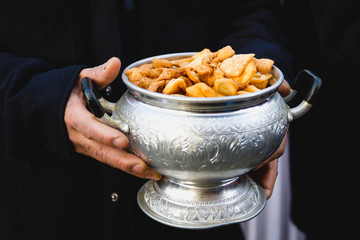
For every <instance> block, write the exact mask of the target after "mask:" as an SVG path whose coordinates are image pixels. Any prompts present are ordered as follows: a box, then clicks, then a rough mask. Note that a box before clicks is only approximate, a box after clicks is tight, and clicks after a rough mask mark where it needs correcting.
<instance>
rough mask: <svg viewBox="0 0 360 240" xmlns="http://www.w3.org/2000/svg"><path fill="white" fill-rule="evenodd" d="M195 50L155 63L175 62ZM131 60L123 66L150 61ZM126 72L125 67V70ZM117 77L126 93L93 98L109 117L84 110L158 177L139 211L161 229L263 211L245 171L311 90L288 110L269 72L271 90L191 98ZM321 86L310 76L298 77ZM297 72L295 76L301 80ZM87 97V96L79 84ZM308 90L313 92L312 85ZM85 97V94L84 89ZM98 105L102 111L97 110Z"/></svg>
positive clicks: (273, 145)
mask: <svg viewBox="0 0 360 240" xmlns="http://www.w3.org/2000/svg"><path fill="white" fill-rule="evenodd" d="M193 54H194V53H180V54H167V55H161V56H156V57H157V58H168V59H175V58H182V57H187V56H189V55H193ZM151 60H152V57H151V58H146V59H144V60H141V61H138V62H135V63H133V64H131V65H129V66H128V67H127V68H126V69H129V68H133V67H136V66H139V65H141V64H144V63H148V62H151ZM126 69H125V70H126ZM125 70H124V72H123V74H122V79H123V81H124V83H125V84H126V86H127V87H128V91H127V92H126V93H125V94H124V95H123V96H122V97H121V99H120V100H119V101H118V102H117V103H115V104H113V103H109V102H107V101H105V100H104V99H100V102H101V103H102V107H104V108H105V109H108V110H110V111H111V112H112V116H111V117H110V116H109V115H107V114H106V113H105V111H104V110H101V109H100V110H94V109H98V108H99V106H96V105H98V104H97V103H96V104H95V106H93V107H91V105H94V103H93V102H94V101H93V100H91V101H90V100H89V102H88V103H89V104H90V108H91V109H93V112H100V113H97V114H96V115H97V117H101V118H102V119H103V121H105V122H106V123H108V124H109V125H111V126H113V127H115V128H118V129H120V130H121V131H123V132H124V133H126V134H127V136H128V138H129V142H130V151H132V152H133V153H134V154H136V155H138V156H139V157H140V158H142V159H143V160H144V161H146V162H147V163H148V164H149V165H151V167H152V168H154V169H155V170H156V171H158V172H159V173H161V174H162V175H163V176H165V177H164V178H163V179H162V180H160V181H153V180H151V181H149V182H148V183H146V184H145V185H144V186H143V187H142V188H141V189H140V191H139V193H138V203H139V206H140V207H141V208H142V210H143V211H144V212H145V213H146V214H147V215H149V216H150V217H152V218H154V219H155V220H157V221H160V222H162V223H164V224H168V225H171V226H176V227H182V228H209V227H215V226H219V225H224V224H229V223H234V222H241V221H245V220H248V219H250V218H252V217H254V216H256V215H257V214H258V213H260V211H261V210H262V209H263V207H264V206H265V202H266V195H265V193H264V190H263V189H262V188H261V187H260V186H259V185H258V184H257V183H255V182H254V181H253V180H252V179H251V178H249V177H248V176H247V175H244V174H246V173H247V172H249V171H251V170H252V169H253V168H254V167H255V166H257V165H259V164H260V163H262V162H263V161H265V160H266V159H268V158H269V157H270V156H271V155H272V154H273V153H274V152H275V151H276V150H277V149H278V147H279V146H280V144H281V141H282V139H283V138H284V136H285V134H286V129H287V125H288V123H289V122H290V121H292V120H293V119H294V118H297V117H299V116H301V115H302V114H304V113H305V112H306V111H308V110H309V108H310V107H311V104H310V103H309V102H310V100H311V97H313V95H314V92H316V91H313V93H312V94H309V96H308V98H307V99H305V100H307V101H305V100H304V101H303V102H302V103H301V104H299V105H298V106H297V107H295V108H289V106H288V105H287V104H286V103H285V101H284V99H283V98H282V97H281V96H280V95H279V94H278V93H277V89H278V87H279V86H280V85H281V84H282V82H283V80H284V77H283V74H282V73H281V71H280V70H279V69H278V68H276V67H273V69H272V74H273V76H274V78H275V80H276V81H275V82H274V83H273V85H271V86H268V87H267V88H265V89H263V90H261V91H258V92H255V93H251V94H246V95H238V96H227V97H217V98H192V97H182V96H173V95H165V94H161V93H155V92H151V91H148V90H145V89H142V88H140V87H137V86H135V85H134V84H132V83H131V82H130V81H129V80H128V79H127V76H126V75H125ZM300 75H301V76H302V78H309V76H310V78H311V79H312V82H313V85H317V87H316V89H317V88H318V87H319V85H320V82H319V81H320V79H318V78H317V77H316V76H314V75H313V74H312V73H311V72H309V71H305V72H303V73H302V74H300ZM300 75H299V76H300ZM83 89H85V90H84V95H85V97H86V98H87V99H90V98H91V97H87V96H88V95H89V93H88V92H87V91H86V89H88V88H87V87H86V85H84V86H83ZM312 89H313V88H312ZM90 92H91V91H90ZM100 108H101V106H100Z"/></svg>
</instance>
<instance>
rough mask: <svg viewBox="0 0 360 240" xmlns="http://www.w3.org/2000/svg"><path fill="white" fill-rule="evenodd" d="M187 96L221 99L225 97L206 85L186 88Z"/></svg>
mask: <svg viewBox="0 0 360 240" xmlns="http://www.w3.org/2000/svg"><path fill="white" fill-rule="evenodd" d="M186 96H188V97H220V96H223V95H221V94H219V93H217V92H216V91H215V90H214V89H213V88H211V87H209V86H208V85H206V84H205V83H197V84H195V85H193V86H191V87H187V88H186Z"/></svg>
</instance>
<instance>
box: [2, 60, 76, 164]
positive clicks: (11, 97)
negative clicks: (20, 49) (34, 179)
mask: <svg viewBox="0 0 360 240" xmlns="http://www.w3.org/2000/svg"><path fill="white" fill-rule="evenodd" d="M0 66H1V68H0V80H1V82H0V96H1V98H0V116H1V122H2V126H1V128H2V129H1V133H2V134H3V136H2V138H1V139H2V141H3V143H2V144H1V146H2V147H1V149H2V155H3V156H4V159H5V160H13V159H27V156H36V159H31V160H32V161H38V160H40V159H42V157H43V156H53V158H51V159H57V158H62V157H65V156H66V155H67V154H69V147H70V145H69V140H68V138H67V136H64V134H65V133H66V127H65V124H64V120H63V119H64V111H65V106H66V103H67V99H68V97H69V94H70V92H71V89H72V87H73V85H74V81H75V80H76V79H77V76H78V73H79V71H80V70H81V69H82V68H83V67H82V66H72V67H66V68H60V69H55V68H54V67H53V66H52V65H50V64H49V63H47V62H44V61H42V60H39V59H35V58H24V57H17V56H14V55H11V54H7V53H0ZM32 158H33V157H32ZM29 160H30V159H29ZM48 160H49V159H48Z"/></svg>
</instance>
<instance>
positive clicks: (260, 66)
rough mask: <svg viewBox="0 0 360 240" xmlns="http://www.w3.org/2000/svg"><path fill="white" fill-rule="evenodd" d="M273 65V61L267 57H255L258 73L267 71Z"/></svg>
mask: <svg viewBox="0 0 360 240" xmlns="http://www.w3.org/2000/svg"><path fill="white" fill-rule="evenodd" d="M273 65H274V61H273V60H271V59H267V58H260V59H256V69H257V71H258V72H260V73H263V74H265V73H268V72H269V71H270V70H271V68H272V67H273Z"/></svg>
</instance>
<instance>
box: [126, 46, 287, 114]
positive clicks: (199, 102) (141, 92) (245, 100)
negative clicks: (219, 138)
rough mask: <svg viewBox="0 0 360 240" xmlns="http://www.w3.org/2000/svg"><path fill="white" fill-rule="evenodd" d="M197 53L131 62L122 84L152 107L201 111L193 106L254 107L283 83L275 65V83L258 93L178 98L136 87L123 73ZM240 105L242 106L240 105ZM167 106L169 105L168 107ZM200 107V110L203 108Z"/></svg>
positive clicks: (162, 55) (169, 54) (281, 75)
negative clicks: (144, 65) (164, 59)
mask: <svg viewBox="0 0 360 240" xmlns="http://www.w3.org/2000/svg"><path fill="white" fill-rule="evenodd" d="M196 53H197V52H181V53H168V54H161V55H157V56H152V57H147V58H144V59H141V60H138V61H136V62H133V63H132V64H130V65H128V66H127V67H126V68H125V69H124V70H123V72H122V75H121V78H122V81H123V82H124V84H125V85H126V86H127V88H128V89H129V90H130V92H131V93H132V94H133V95H134V96H135V97H136V98H138V99H140V100H142V101H144V102H146V103H149V104H152V105H158V106H163V107H166V106H168V107H170V108H175V109H177V108H179V109H181V110H183V109H184V106H186V105H191V106H192V108H193V109H194V110H195V111H198V110H201V109H196V107H195V108H194V106H199V107H200V106H203V107H204V106H208V107H209V106H210V105H222V106H224V105H229V106H231V105H234V104H235V105H239V104H240V105H245V106H250V105H256V104H258V103H259V102H261V101H264V100H265V99H267V98H268V97H270V96H271V95H273V94H274V93H275V92H276V90H277V89H278V88H279V87H280V85H281V84H282V82H283V81H284V75H283V73H282V72H281V71H280V69H279V68H277V67H276V66H275V65H274V66H273V69H272V73H273V75H274V77H275V79H276V81H275V83H274V84H273V85H271V86H268V87H266V88H264V89H261V90H260V91H257V92H253V93H248V94H242V95H234V96H224V97H187V96H178V95H168V94H163V93H159V92H152V91H150V90H147V89H144V88H141V87H139V86H136V85H135V84H133V83H132V82H130V80H129V79H128V77H127V76H126V74H125V72H126V70H128V69H130V68H133V67H138V66H140V65H142V64H145V63H150V62H152V59H153V58H159V59H161V58H166V59H180V58H184V57H189V56H192V55H194V54H196ZM241 103H242V104H241ZM168 104H169V105H168ZM174 104H177V105H179V106H178V107H176V106H175V107H174V106H173V105H174ZM203 107H200V108H203Z"/></svg>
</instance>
